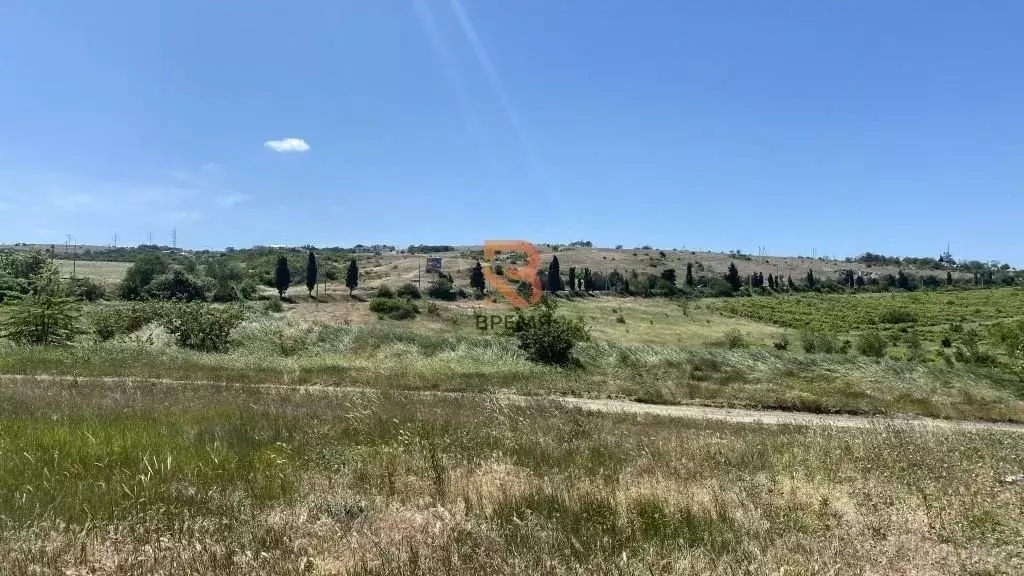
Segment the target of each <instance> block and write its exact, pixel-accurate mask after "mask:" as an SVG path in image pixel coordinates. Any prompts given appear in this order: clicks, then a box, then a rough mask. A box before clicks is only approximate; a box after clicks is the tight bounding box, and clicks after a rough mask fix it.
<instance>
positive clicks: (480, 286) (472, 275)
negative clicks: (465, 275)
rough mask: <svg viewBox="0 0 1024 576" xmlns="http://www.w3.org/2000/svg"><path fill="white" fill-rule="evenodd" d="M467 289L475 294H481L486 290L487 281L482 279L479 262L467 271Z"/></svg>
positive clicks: (482, 274)
mask: <svg viewBox="0 0 1024 576" xmlns="http://www.w3.org/2000/svg"><path fill="white" fill-rule="evenodd" d="M469 287H470V288H473V289H474V290H476V291H477V292H483V291H484V290H486V289H487V281H486V280H485V279H484V268H483V266H482V265H481V264H480V262H479V261H477V263H476V265H474V266H473V269H472V270H470V271H469Z"/></svg>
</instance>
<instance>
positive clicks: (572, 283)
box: [569, 266, 577, 292]
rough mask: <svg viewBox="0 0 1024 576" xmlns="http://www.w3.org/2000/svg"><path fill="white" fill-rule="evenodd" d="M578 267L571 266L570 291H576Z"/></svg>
mask: <svg viewBox="0 0 1024 576" xmlns="http://www.w3.org/2000/svg"><path fill="white" fill-rule="evenodd" d="M576 288H577V286H576V267H575V266H569V291H571V292H575V291H576Z"/></svg>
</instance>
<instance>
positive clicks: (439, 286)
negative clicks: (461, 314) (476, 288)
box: [427, 276, 459, 301]
mask: <svg viewBox="0 0 1024 576" xmlns="http://www.w3.org/2000/svg"><path fill="white" fill-rule="evenodd" d="M427 296H430V297H431V298H434V299H437V300H449V301H451V300H457V299H458V297H459V295H458V293H456V292H455V289H454V286H453V285H452V281H451V280H449V279H448V277H446V276H440V277H438V278H437V279H435V280H434V281H433V282H431V283H430V286H428V287H427Z"/></svg>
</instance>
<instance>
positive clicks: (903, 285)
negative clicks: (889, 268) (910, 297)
mask: <svg viewBox="0 0 1024 576" xmlns="http://www.w3.org/2000/svg"><path fill="white" fill-rule="evenodd" d="M896 286H898V287H899V288H900V289H901V290H910V278H907V275H906V274H904V273H903V269H902V268H900V269H899V271H898V272H897V273H896Z"/></svg>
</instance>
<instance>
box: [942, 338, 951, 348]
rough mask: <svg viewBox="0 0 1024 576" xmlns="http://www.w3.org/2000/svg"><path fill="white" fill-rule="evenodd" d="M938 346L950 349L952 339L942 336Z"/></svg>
mask: <svg viewBox="0 0 1024 576" xmlns="http://www.w3.org/2000/svg"><path fill="white" fill-rule="evenodd" d="M940 344H942V347H943V348H952V347H953V339H952V338H950V337H949V336H943V337H942V341H941V342H940Z"/></svg>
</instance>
